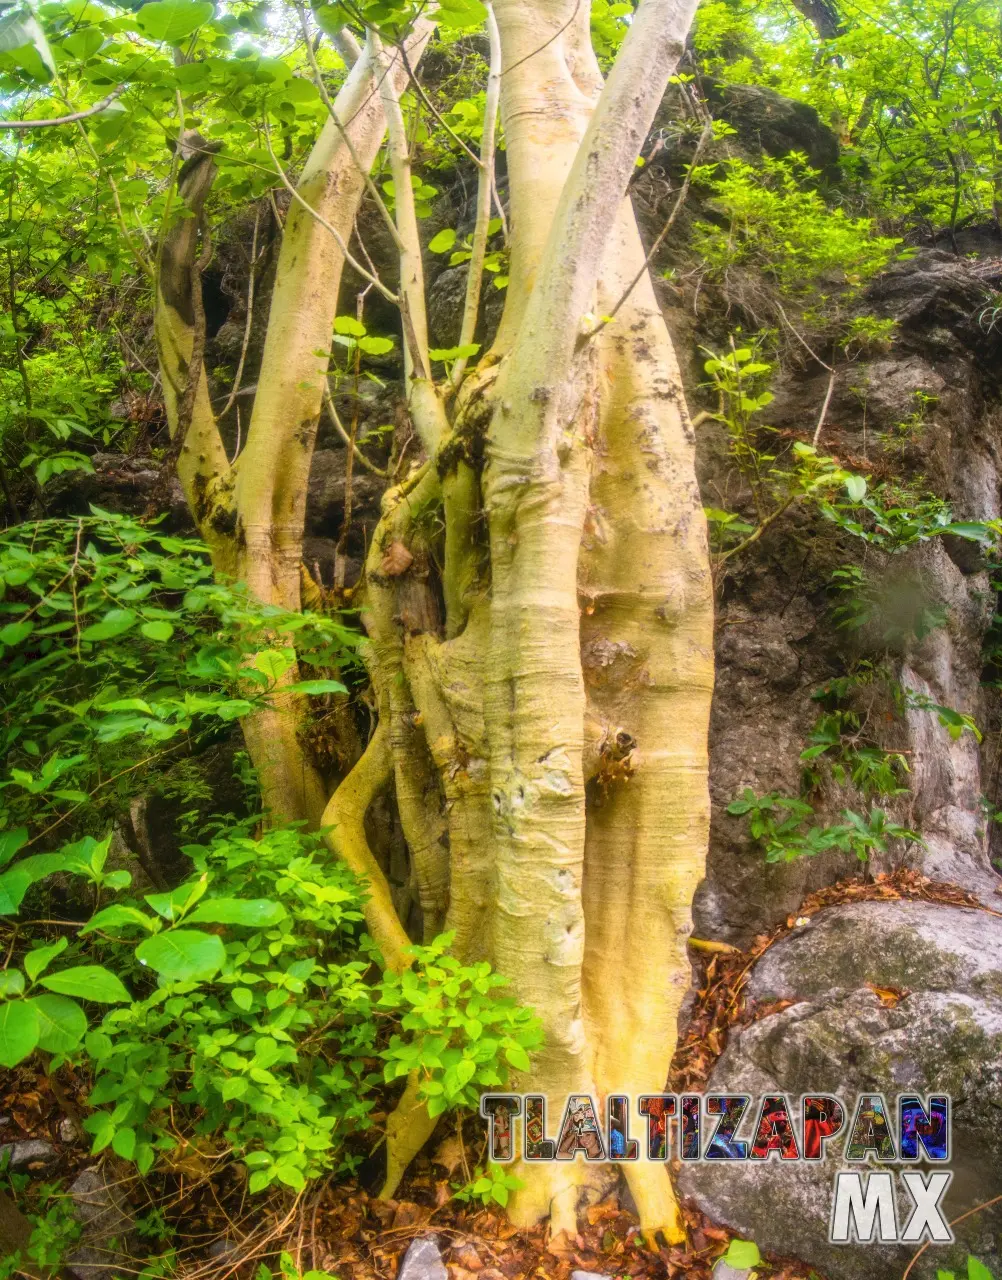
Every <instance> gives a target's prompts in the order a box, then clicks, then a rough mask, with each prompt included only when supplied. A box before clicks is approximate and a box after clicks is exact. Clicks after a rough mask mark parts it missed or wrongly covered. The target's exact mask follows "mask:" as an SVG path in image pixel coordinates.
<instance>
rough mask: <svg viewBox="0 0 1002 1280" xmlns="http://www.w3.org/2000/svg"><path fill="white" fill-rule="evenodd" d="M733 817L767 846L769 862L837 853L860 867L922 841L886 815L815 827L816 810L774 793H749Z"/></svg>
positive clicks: (845, 814) (877, 812)
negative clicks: (891, 847) (893, 848)
mask: <svg viewBox="0 0 1002 1280" xmlns="http://www.w3.org/2000/svg"><path fill="white" fill-rule="evenodd" d="M727 812H728V813H730V814H733V815H734V816H735V817H744V818H746V819H747V821H748V828H749V831H750V832H751V835H752V836H753V838H754V839H755V840H757V841H759V843H760V844H761V845H762V848H763V850H764V853H765V860H766V862H793V861H794V860H795V859H797V858H806V857H813V856H814V855H815V854H817V853H826V852H828V851H829V850H831V849H837V850H840V851H841V852H851V853H854V854H855V855H856V857H857V858H858V859H859V860H860V862H866V861H867V860H868V859H869V858H870V857H871V856H872V854H873V853H875V852H877V853H885V852H886V851H887V843H888V841H889V840H917V839H918V836H917V835H916V833H915V832H914V831H910V830H908V828H907V827H903V826H901V825H900V824H899V823H896V822H893V821H891V820H890V819H889V818H888V817H887V814H886V813H885V812H884V810H883V809H878V808H876V807H874V808H872V809H871V810H870V812H869V814H868V815H866V814H859V813H856V812H854V811H853V810H851V809H843V810H842V818H843V819H844V821H843V822H841V823H837V824H834V825H831V826H817V825H815V824H814V823H813V821H812V819H813V818H814V808H813V806H812V805H810V804H808V803H807V802H806V801H805V800H800V799H797V798H796V797H794V796H783V795H780V794H779V793H778V792H775V791H771V792H769V793H768V794H767V795H762V796H758V795H756V794H755V793H754V791H752V789H751V788H750V787H746V788H745V790H744V792H743V793H742V795H741V796H740V798H739V799H737V800H733V801H732V802H731V803H730V804H729V805H728V806H727Z"/></svg>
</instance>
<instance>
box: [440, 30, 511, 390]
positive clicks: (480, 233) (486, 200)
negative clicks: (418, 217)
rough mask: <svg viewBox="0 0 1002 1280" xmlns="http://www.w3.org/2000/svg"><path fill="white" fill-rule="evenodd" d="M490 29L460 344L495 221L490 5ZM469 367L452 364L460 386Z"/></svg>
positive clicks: (497, 41) (469, 338) (475, 307)
mask: <svg viewBox="0 0 1002 1280" xmlns="http://www.w3.org/2000/svg"><path fill="white" fill-rule="evenodd" d="M487 32H488V35H489V37H490V42H491V62H490V72H489V73H488V76H487V95H486V99H485V102H484V132H483V138H482V140H481V143H480V160H479V165H480V173H479V176H478V178H477V219H476V224H475V226H474V228H473V242H472V245H471V253H470V269H469V274H468V275H467V277H466V300H465V302H464V304H463V323H462V327H461V329H460V332H459V345H460V346H461V347H465V346H468V345H469V344H470V343H472V342H473V335H474V333H476V329H477V317H478V316H479V314H480V293H481V289H482V288H483V278H484V257H485V256H486V253H487V229H488V227H489V226H490V220H491V192H492V191H493V189H494V141H495V134H496V132H497V119H498V103H499V101H500V98H501V36H500V33H499V32H498V24H497V19H496V18H495V17H494V10H493V9H492V8H491V6H490V5H488V6H487ZM465 369H466V357H465V356H460V358H459V359H458V360H457V361H456V363H455V364H454V365H453V367H452V385H453V386H455V387H458V386H459V384H460V382H461V381H462V378H463V373H464V371H465Z"/></svg>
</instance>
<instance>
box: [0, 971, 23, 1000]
mask: <svg viewBox="0 0 1002 1280" xmlns="http://www.w3.org/2000/svg"><path fill="white" fill-rule="evenodd" d="M23 990H24V974H23V973H22V972H21V970H20V969H0V999H4V1000H9V999H10V998H11V996H19V995H20V994H21V992H22V991H23Z"/></svg>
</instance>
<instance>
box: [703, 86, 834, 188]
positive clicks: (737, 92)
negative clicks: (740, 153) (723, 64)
mask: <svg viewBox="0 0 1002 1280" xmlns="http://www.w3.org/2000/svg"><path fill="white" fill-rule="evenodd" d="M707 98H708V100H709V101H710V103H711V104H712V107H711V109H712V110H713V114H714V115H715V116H720V117H722V118H723V119H724V120H726V121H727V123H728V124H729V125H730V126H731V127H732V128H733V129H735V130H736V131H737V134H738V141H739V142H740V143H741V144H742V145H743V146H744V147H745V148H746V149H748V150H750V151H752V152H762V151H765V152H766V153H767V154H768V155H770V156H777V157H778V156H786V155H789V154H790V152H791V151H800V152H802V153H803V154H804V155H805V156H806V157H807V163H808V164H809V165H810V166H811V168H812V169H817V170H819V171H820V172H821V173H822V175H823V176H824V177H825V178H826V179H827V180H828V181H835V180H836V179H837V178H838V161H839V146H838V138H836V136H835V134H834V133H833V132H832V131H831V129H829V128H828V126H827V125H826V124H824V123H823V122H822V120H821V117H820V116H819V115H818V113H817V112H816V111H815V110H814V108H813V107H809V106H808V105H807V104H806V103H804V102H794V101H793V99H792V98H784V97H783V95H782V94H781V93H777V92H776V91H775V90H774V89H766V88H765V87H764V86H762V85H750V84H727V85H721V84H716V83H714V82H712V81H711V82H709V83H708V84H707Z"/></svg>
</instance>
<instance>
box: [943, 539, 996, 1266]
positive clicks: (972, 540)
mask: <svg viewBox="0 0 1002 1280" xmlns="http://www.w3.org/2000/svg"><path fill="white" fill-rule="evenodd" d="M940 533H952V534H955V535H956V536H957V537H958V538H966V539H967V540H968V541H969V542H991V540H992V531H991V529H990V528H989V526H988V525H987V524H982V523H981V522H980V521H977V520H955V521H954V522H953V523H952V524H947V525H944V526H943V528H942V529H940ZM978 1265H979V1266H980V1265H981V1264H980V1263H978Z"/></svg>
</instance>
